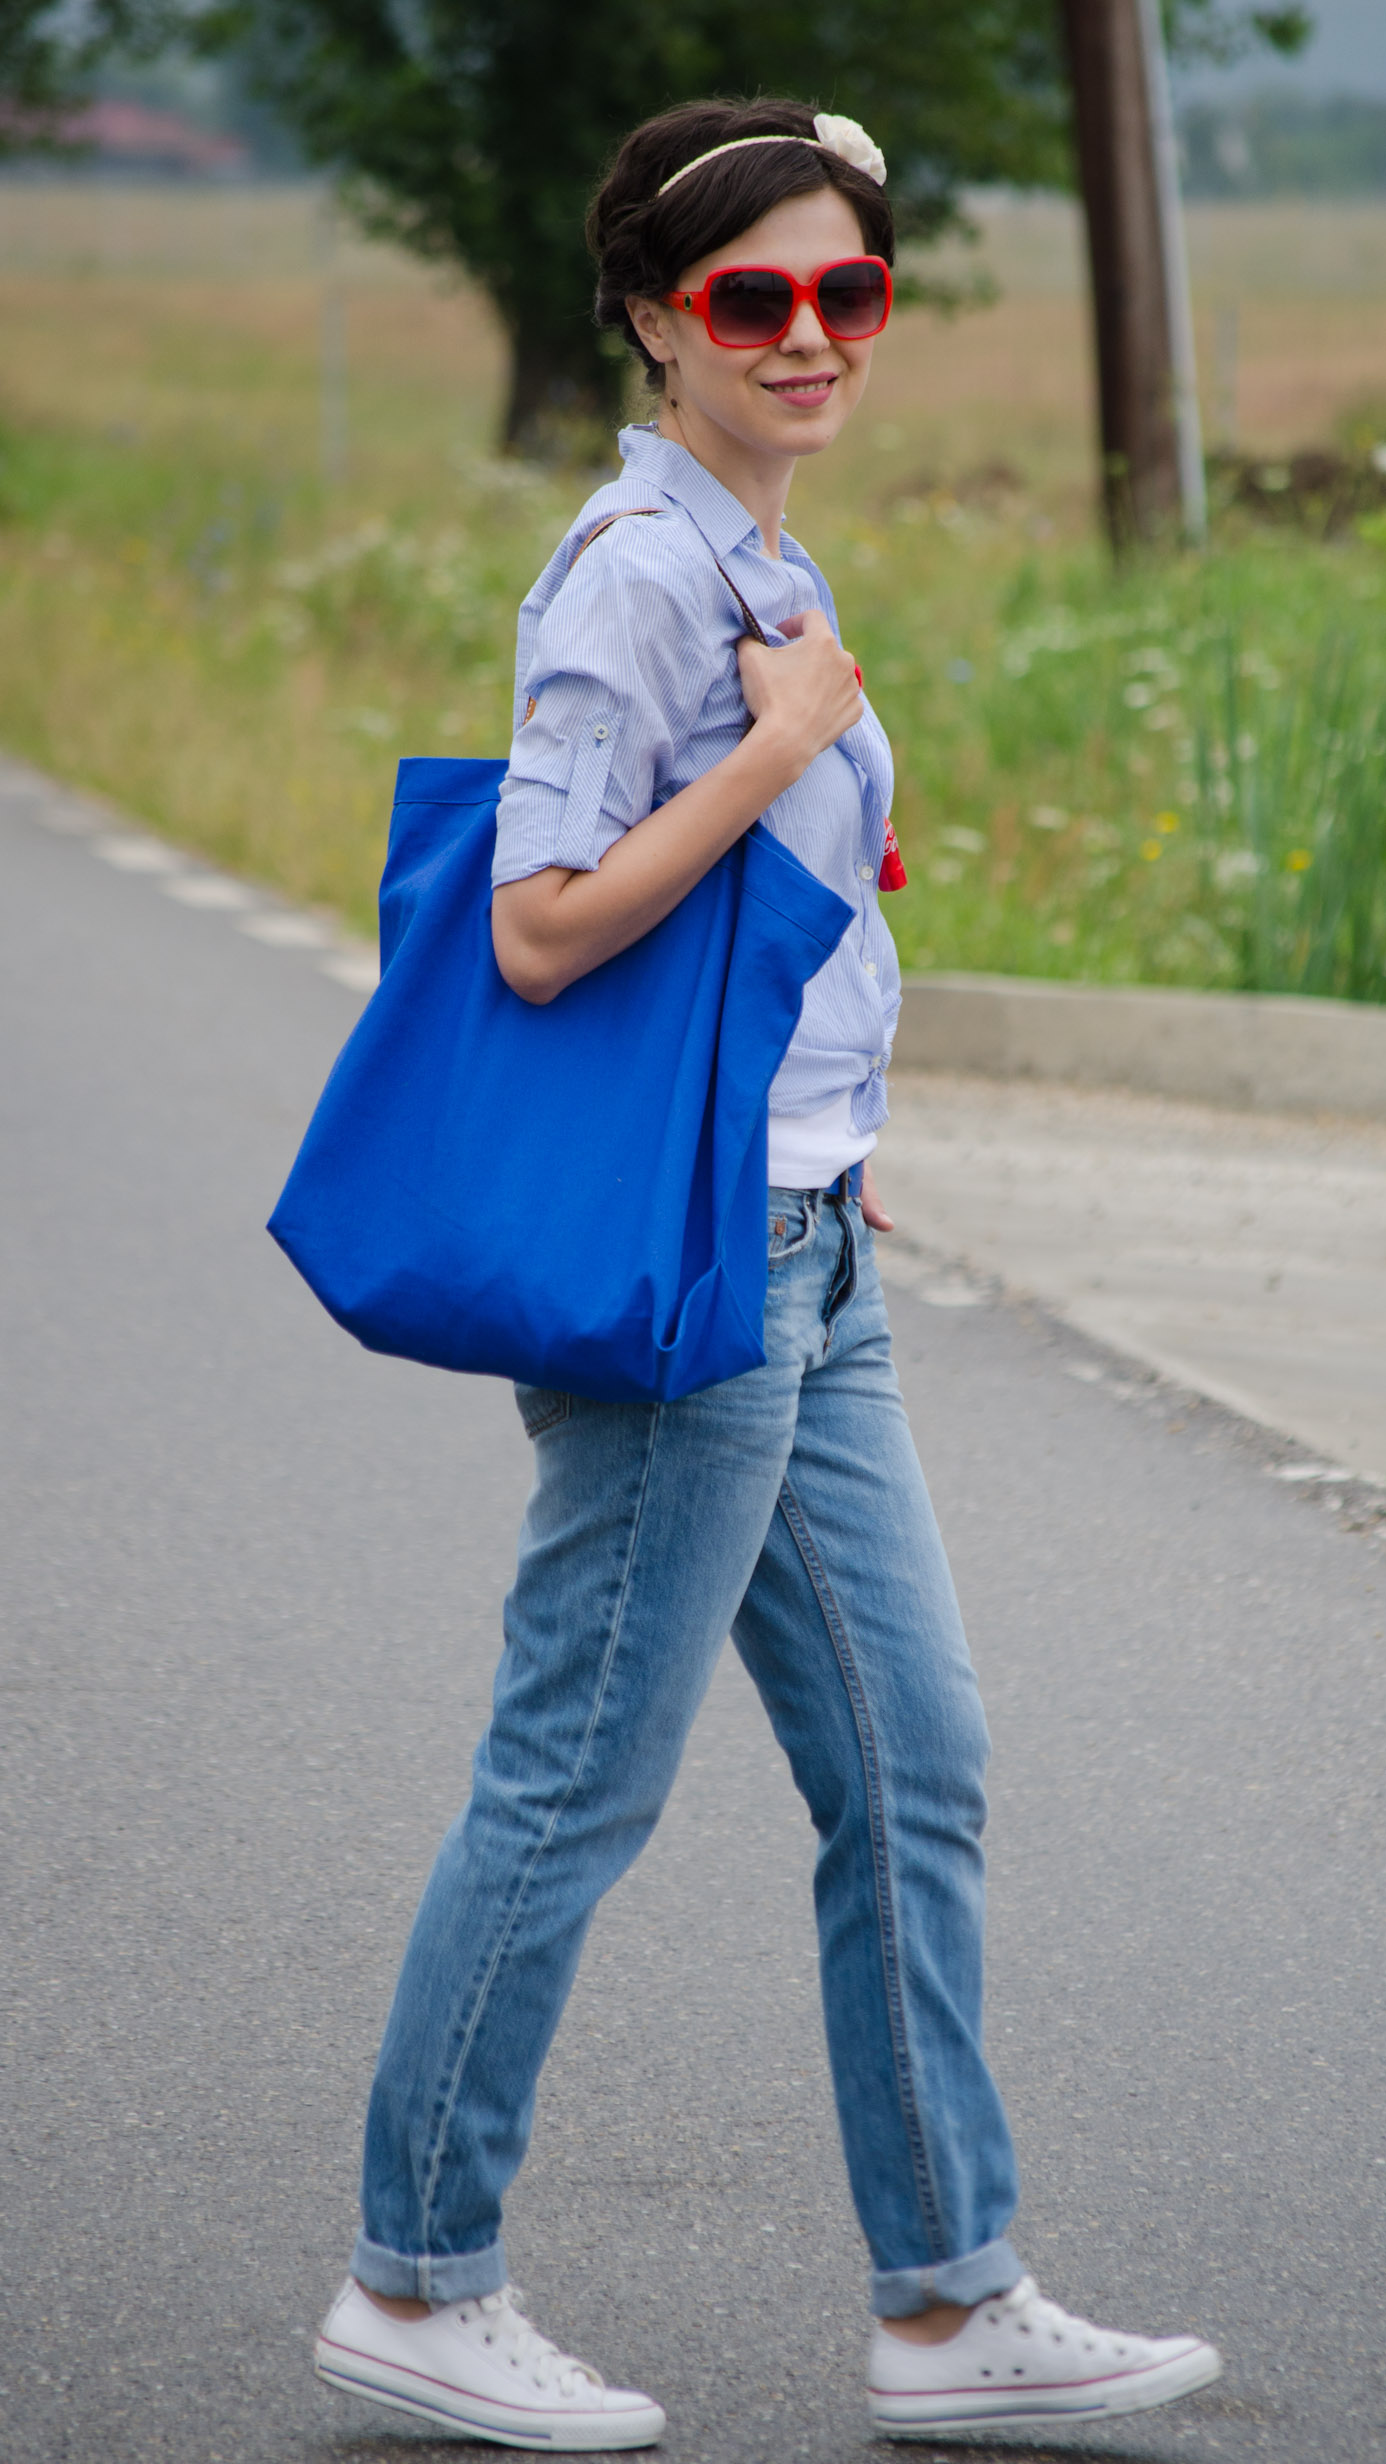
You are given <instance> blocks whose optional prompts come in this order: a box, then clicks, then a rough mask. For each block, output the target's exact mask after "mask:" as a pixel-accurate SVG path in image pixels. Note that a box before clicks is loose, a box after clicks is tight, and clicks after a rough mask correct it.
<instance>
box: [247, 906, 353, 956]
mask: <svg viewBox="0 0 1386 2464" xmlns="http://www.w3.org/2000/svg"><path fill="white" fill-rule="evenodd" d="M236 930H237V932H241V933H249V935H250V937H251V940H252V941H263V942H264V943H265V944H266V947H267V948H269V949H271V950H325V949H327V948H328V947H329V946H330V944H331V940H332V935H331V933H330V932H329V931H328V929H327V926H326V925H325V924H319V922H318V921H317V918H316V917H315V916H311V915H285V914H283V913H282V912H280V911H278V910H276V911H275V912H274V913H272V914H265V915H246V916H242V917H241V919H240V921H239V923H238V924H237V926H236Z"/></svg>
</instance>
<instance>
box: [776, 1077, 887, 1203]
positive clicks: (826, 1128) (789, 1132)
mask: <svg viewBox="0 0 1386 2464" xmlns="http://www.w3.org/2000/svg"><path fill="white" fill-rule="evenodd" d="M852 1092H853V1090H852V1089H851V1087H847V1088H845V1089H844V1091H843V1093H842V1094H841V1095H835V1096H834V1097H833V1100H832V1102H831V1103H830V1104H824V1106H823V1108H822V1110H821V1111H820V1112H806V1113H805V1114H804V1115H803V1117H802V1118H801V1119H799V1120H797V1121H796V1120H792V1119H791V1118H790V1117H789V1116H788V1115H787V1114H786V1113H782V1112H772V1113H771V1115H770V1187H771V1188H772V1189H827V1188H828V1187H829V1186H830V1184H831V1183H832V1182H833V1181H835V1180H836V1179H837V1177H838V1174H839V1173H841V1172H845V1171H846V1170H847V1169H848V1167H849V1165H851V1164H859V1163H860V1162H861V1161H862V1159H863V1157H864V1156H867V1155H869V1154H871V1153H872V1151H873V1149H874V1147H875V1144H876V1132H875V1130H874V1129H854V1128H853V1127H852Z"/></svg>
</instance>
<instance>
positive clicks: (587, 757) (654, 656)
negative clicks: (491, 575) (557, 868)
mask: <svg viewBox="0 0 1386 2464" xmlns="http://www.w3.org/2000/svg"><path fill="white" fill-rule="evenodd" d="M704 560H706V550H704ZM707 598H708V593H707V589H706V584H705V580H704V577H703V576H702V575H701V573H700V572H699V571H698V570H697V566H696V563H695V561H694V559H693V557H692V555H691V554H690V546H689V542H688V540H687V539H686V537H685V525H684V524H683V523H682V522H681V521H680V520H679V519H678V518H677V516H668V515H664V514H656V515H653V516H651V515H632V516H630V517H627V518H626V519H623V520H621V521H619V522H615V523H613V524H612V526H611V528H610V530H608V531H605V532H604V533H603V534H602V536H601V538H600V539H597V540H594V541H593V543H592V545H591V546H590V547H589V548H588V549H587V550H586V552H585V553H584V554H583V555H582V556H580V557H579V559H578V561H577V563H576V564H575V565H574V566H573V567H572V568H571V569H570V571H569V573H568V576H567V579H566V580H565V581H564V582H563V584H562V586H561V588H560V589H559V590H558V591H557V592H556V594H555V596H554V597H553V598H552V599H551V600H550V602H549V605H548V607H547V608H546V609H545V611H544V613H543V615H542V616H541V618H540V620H539V624H538V628H537V632H536V636H535V643H534V652H533V656H532V658H531V660H530V664H529V671H528V674H527V676H526V677H525V678H524V679H523V680H522V690H523V692H524V694H525V695H526V697H527V698H528V699H529V700H530V701H531V702H532V705H533V714H532V716H531V717H530V719H529V721H528V723H527V724H526V725H525V726H523V727H521V728H520V730H519V732H518V734H517V735H516V737H515V741H514V743H513V745H512V747H511V752H510V767H509V769H508V771H507V772H506V776H505V780H504V783H503V784H502V787H501V798H500V811H499V814H498V816H497V821H496V853H495V861H494V864H493V867H492V879H493V881H494V882H495V883H497V884H500V883H502V882H506V881H523V880H526V879H527V878H528V877H529V875H530V874H532V873H538V872H542V871H543V870H544V869H545V867H546V866H548V865H550V864H561V865H564V866H566V867H568V868H569V869H570V870H572V871H574V872H592V871H594V870H595V868H596V866H597V865H598V864H599V863H600V862H601V859H602V857H603V856H604V855H605V853H606V851H607V849H608V848H609V847H613V846H614V845H615V843H616V841H617V840H618V839H619V838H620V837H621V836H622V835H623V833H624V832H625V831H626V830H628V829H630V827H631V826H632V824H633V823H634V822H638V821H643V820H644V818H645V816H646V814H647V813H649V812H651V811H652V810H653V808H654V806H655V805H656V804H657V803H658V802H659V801H660V799H661V791H662V790H663V789H664V788H665V786H666V784H667V782H668V780H669V778H670V776H671V773H672V770H673V767H674V764H675V762H676V760H677V757H678V754H679V752H680V751H681V749H682V748H683V746H684V745H685V744H686V742H687V739H688V736H689V735H690V734H691V732H692V729H693V725H694V722H695V721H696V719H697V717H698V714H699V712H700V711H701V709H702V706H703V702H704V699H705V697H706V694H707V690H708V686H709V684H710V682H711V680H712V677H713V675H714V673H715V671H716V668H717V666H718V665H719V664H720V662H721V660H722V658H723V657H724V655H725V652H724V646H723V643H722V641H721V640H720V639H719V638H714V635H713V627H712V626H711V624H710V623H709V621H708V619H709V614H710V611H709V609H708V606H707Z"/></svg>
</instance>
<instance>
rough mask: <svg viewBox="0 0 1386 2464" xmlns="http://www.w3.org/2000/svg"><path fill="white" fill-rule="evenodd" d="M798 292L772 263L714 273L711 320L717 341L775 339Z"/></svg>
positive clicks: (781, 331)
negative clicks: (731, 271) (770, 264)
mask: <svg viewBox="0 0 1386 2464" xmlns="http://www.w3.org/2000/svg"><path fill="white" fill-rule="evenodd" d="M793 305H794V294H793V292H792V291H791V290H790V287H789V285H788V283H787V282H786V281H785V278H784V276H783V274H777V273H775V272H774V271H773V270H772V268H771V267H770V266H768V265H752V266H745V267H742V268H741V269H740V270H739V271H737V272H735V273H730V274H714V276H713V278H712V283H711V286H710V289H709V293H708V303H707V308H708V323H709V325H710V327H711V330H712V334H713V338H714V340H716V341H717V342H733V343H736V342H739V343H752V342H773V341H774V339H775V337H776V335H777V334H782V333H783V332H784V329H785V327H786V325H787V324H788V323H789V312H790V309H791V308H792V307H793Z"/></svg>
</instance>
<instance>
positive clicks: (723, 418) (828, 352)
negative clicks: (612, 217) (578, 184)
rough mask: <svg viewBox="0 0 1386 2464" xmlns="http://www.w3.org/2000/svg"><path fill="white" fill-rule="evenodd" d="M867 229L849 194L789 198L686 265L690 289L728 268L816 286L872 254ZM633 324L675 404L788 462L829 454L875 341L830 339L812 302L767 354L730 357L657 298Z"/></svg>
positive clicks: (820, 192)
mask: <svg viewBox="0 0 1386 2464" xmlns="http://www.w3.org/2000/svg"><path fill="white" fill-rule="evenodd" d="M867 253H868V251H867V249H866V244H865V242H864V241H863V239H862V235H861V225H860V224H859V223H858V221H857V218H856V215H855V214H854V213H853V211H852V208H851V206H850V205H849V204H848V202H847V200H846V198H845V197H844V196H843V195H842V193H841V191H840V189H836V188H817V189H815V190H814V191H813V192H812V194H811V195H810V196H807V197H787V198H786V199H785V200H784V202H783V203H782V204H780V205H774V206H772V207H771V208H770V211H769V213H768V214H762V215H761V217H760V220H759V222H753V223H752V225H751V227H750V229H749V231H743V232H742V233H741V234H740V236H739V238H737V239H734V240H730V241H728V243H727V245H726V246H725V247H724V248H718V249H716V250H715V251H714V252H713V253H712V254H711V255H710V256H706V257H699V258H698V259H697V260H696V262H695V263H694V264H692V265H688V266H685V267H684V268H683V270H682V272H681V273H680V275H679V278H678V288H679V289H680V290H689V291H697V290H700V289H701V287H702V285H703V283H704V282H705V281H706V279H707V277H708V275H709V274H712V273H715V272H716V271H717V268H718V267H719V266H721V265H779V266H782V267H783V268H784V269H785V271H786V272H787V273H791V274H794V275H796V276H797V277H798V279H799V281H800V282H807V280H808V278H809V276H810V275H811V274H816V273H817V271H818V269H819V267H820V266H823V265H828V264H831V263H832V262H833V261H834V260H835V259H837V258H840V257H860V256H862V255H865V254H867ZM628 305H629V310H630V316H631V322H632V324H633V325H634V326H635V329H636V332H637V333H638V334H639V336H640V339H641V341H642V342H643V343H644V345H645V348H646V350H647V351H648V352H649V353H650V355H651V357H652V358H654V359H657V360H658V361H660V362H661V364H662V366H663V368H664V371H665V376H664V393H665V399H666V401H667V402H668V403H669V404H670V405H671V407H673V408H674V409H676V410H677V409H680V408H690V409H692V410H693V411H694V412H695V413H696V414H697V415H698V416H699V417H700V418H701V419H704V420H707V421H709V422H710V423H711V424H712V426H713V427H714V428H718V429H721V430H723V431H724V432H725V433H726V435H727V436H728V437H730V438H734V439H735V440H736V442H737V444H739V445H740V446H742V447H743V448H746V447H749V448H750V449H751V450H752V451H753V452H759V453H765V454H770V455H774V456H776V457H781V456H785V455H797V454H801V453H821V452H822V450H823V447H824V446H825V445H830V444H831V443H832V441H833V438H834V437H835V436H836V435H837V433H838V431H839V429H840V428H841V427H842V424H843V422H844V420H845V419H846V418H847V416H848V414H849V413H850V412H851V411H853V410H854V409H855V408H856V405H857V403H858V402H859V401H860V399H861V396H862V393H863V391H864V389H865V385H866V380H867V376H868V375H869V373H870V369H871V350H872V344H871V343H870V342H837V341H834V340H833V338H832V336H831V335H829V334H825V333H824V331H823V328H822V326H821V325H820V324H819V322H818V318H817V316H816V315H815V313H814V310H813V308H812V306H811V305H810V303H809V302H808V301H807V300H801V301H800V303H799V306H798V308H797V309H796V310H795V313H794V319H793V322H792V324H791V325H790V327H789V329H788V331H787V332H786V333H784V334H782V335H781V337H780V339H779V341H778V342H772V343H769V344H767V346H766V347H765V348H764V349H763V350H761V349H755V350H749V351H738V350H727V349H725V348H724V347H723V345H722V344H720V343H717V342H714V341H713V339H712V336H711V334H710V333H709V332H708V330H707V327H706V326H705V325H704V323H703V320H702V318H701V317H699V316H691V315H688V314H686V313H685V312H684V311H683V310H681V309H677V308H667V307H663V306H661V305H659V304H658V303H656V302H654V301H651V300H631V301H630V302H629V303H628Z"/></svg>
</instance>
